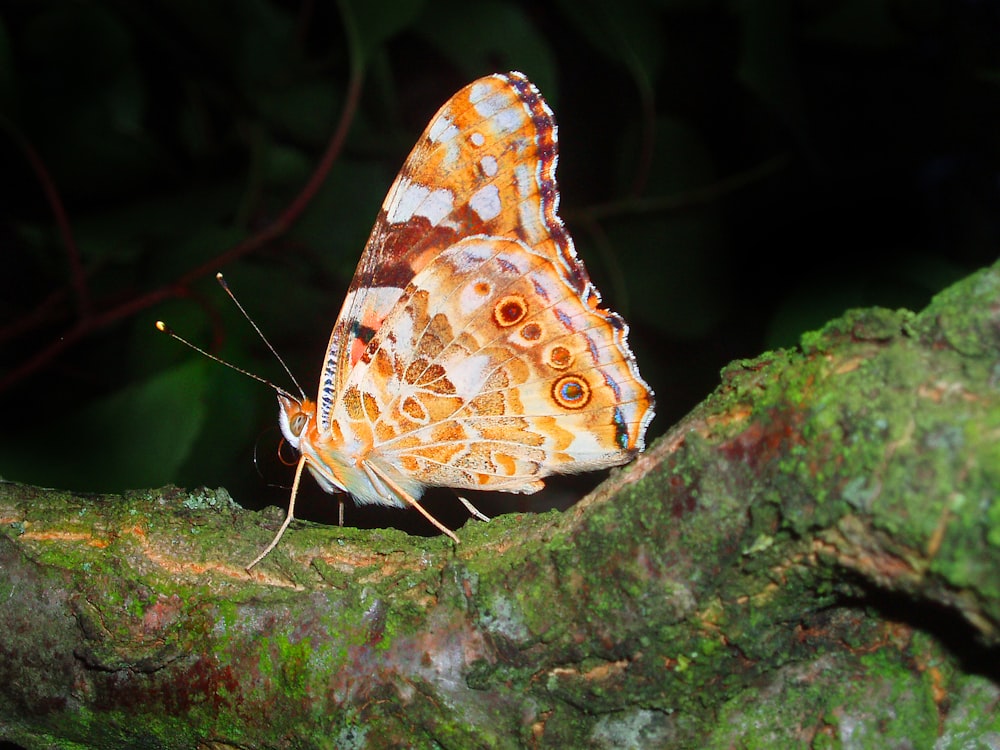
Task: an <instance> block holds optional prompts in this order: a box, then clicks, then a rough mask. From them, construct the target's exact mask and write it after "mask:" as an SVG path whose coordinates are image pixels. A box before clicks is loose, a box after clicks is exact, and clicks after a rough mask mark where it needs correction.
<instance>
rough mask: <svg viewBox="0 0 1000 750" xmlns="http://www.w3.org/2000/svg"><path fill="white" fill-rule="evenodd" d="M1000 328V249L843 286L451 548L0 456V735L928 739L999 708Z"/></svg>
mask: <svg viewBox="0 0 1000 750" xmlns="http://www.w3.org/2000/svg"><path fill="white" fill-rule="evenodd" d="M998 353H1000V264H998V265H997V266H994V267H992V268H990V269H986V270H984V271H981V272H979V273H977V274H975V275H973V276H971V277H970V278H968V279H966V280H964V281H963V282H961V283H959V284H957V285H955V286H954V287H952V288H951V289H948V290H946V291H945V292H943V293H942V294H940V295H938V297H936V298H935V300H934V301H933V302H932V303H931V305H930V306H929V307H928V308H927V309H926V310H925V311H923V312H922V313H920V314H913V313H910V312H906V311H889V310H884V309H867V310H858V311H853V312H849V313H847V314H846V315H844V316H843V317H842V318H840V319H838V320H836V321H833V322H832V323H830V324H829V325H827V326H826V327H825V328H824V329H823V330H822V331H820V332H816V333H813V334H808V335H806V336H805V337H804V338H803V342H802V346H801V349H800V350H799V351H794V352H793V351H779V352H772V353H768V354H765V355H763V356H761V357H759V358H757V359H754V360H750V361H743V362H737V363H734V364H732V365H730V366H729V367H728V368H727V369H726V370H725V371H724V372H723V376H722V384H721V385H720V387H719V388H718V389H717V391H716V392H715V393H714V394H712V395H711V396H710V397H709V398H708V399H706V400H705V402H704V403H702V404H701V405H700V406H699V407H697V408H696V409H695V410H694V411H693V412H692V413H691V414H690V415H689V416H688V417H687V418H685V419H684V420H683V421H682V422H681V423H680V424H678V425H677V426H675V427H674V428H673V429H671V430H670V432H669V433H668V434H667V435H665V436H664V437H663V438H661V439H660V440H659V441H657V443H656V444H655V445H654V446H653V447H652V448H651V450H650V451H648V452H647V453H646V454H645V455H643V456H642V457H640V458H639V459H638V460H637V461H636V462H635V463H634V464H633V465H631V466H630V467H628V468H626V469H625V470H623V471H620V472H617V473H615V474H614V475H613V476H612V477H611V479H610V480H609V481H608V482H607V483H605V484H604V485H602V486H601V487H600V488H599V489H598V491H597V492H595V493H593V494H592V495H591V496H589V497H587V498H586V499H584V500H582V501H581V502H580V503H578V504H577V505H576V506H575V507H573V508H572V509H571V510H569V511H567V512H565V513H555V512H553V513H547V514H511V515H507V516H502V517H500V518H497V519H495V520H494V521H492V522H491V523H489V524H481V523H475V522H471V523H469V524H467V525H466V527H465V528H463V529H461V530H460V531H459V535H460V537H461V539H462V543H461V545H459V546H457V547H453V546H452V545H451V544H450V543H449V541H448V540H447V539H445V538H442V537H438V538H433V539H424V538H415V537H408V536H406V535H405V534H403V533H402V532H399V531H395V530H376V531H370V530H357V529H351V528H337V527H325V526H317V525H311V524H301V523H299V524H296V525H294V526H293V528H292V529H291V530H289V532H288V533H287V534H286V535H285V538H284V540H283V541H282V543H281V545H280V546H279V547H278V549H277V550H275V552H274V553H272V555H271V556H270V557H268V558H267V559H266V560H265V561H264V562H263V563H262V564H261V565H260V566H259V567H258V568H257V569H255V570H254V571H253V575H249V576H248V575H247V574H246V572H245V571H244V569H243V566H244V565H245V564H246V562H247V561H248V560H250V559H252V558H253V557H254V555H255V554H256V552H257V551H258V550H259V549H260V548H261V547H262V546H263V544H265V543H266V541H267V540H268V538H269V536H270V534H271V527H273V525H274V524H275V523H276V522H277V518H276V517H275V516H274V515H263V516H262V515H259V514H255V513H249V512H246V511H244V510H242V509H240V508H239V507H238V506H236V505H235V504H234V503H232V502H231V501H230V500H229V498H228V495H227V494H226V493H225V491H223V490H217V491H209V490H199V491H196V492H193V493H188V492H184V491H181V490H177V489H172V488H167V489H165V490H160V491H156V492H135V493H130V494H127V495H125V496H74V495H71V494H69V493H61V492H57V491H53V490H42V489H37V488H29V487H23V486H18V485H12V484H4V485H0V519H2V521H3V528H4V531H5V535H4V536H0V601H2V602H3V603H4V606H3V607H2V608H0V736H2V737H4V738H6V739H10V740H14V741H17V742H21V743H23V744H24V745H26V746H29V747H48V746H50V745H52V744H55V743H63V744H64V743H67V742H70V741H77V742H90V743H94V744H101V743H103V745H102V746H108V747H117V746H124V745H126V744H128V743H133V744H135V743H141V742H147V743H154V741H155V742H158V743H161V744H162V745H163V746H167V747H194V746H201V747H209V746H212V747H241V748H242V747H246V748H250V747H253V748H256V747H275V748H278V747H320V746H322V747H328V746H333V747H345V746H353V747H389V746H414V747H424V746H444V747H484V746H491V747H521V746H528V747H630V746H631V747H646V746H664V745H669V746H677V747H692V746H699V747H731V746H742V745H741V744H740V743H746V742H751V740H755V741H757V742H758V743H761V744H767V743H770V744H773V745H775V746H779V745H786V746H787V745H788V744H794V745H797V746H801V745H809V744H810V743H815V742H817V741H821V740H822V737H821V735H825V736H827V737H829V738H830V739H831V740H833V741H836V740H837V739H839V740H841V741H843V740H844V739H845V738H846V737H847V736H848V733H850V735H849V736H850V737H852V738H853V741H855V742H858V741H860V742H861V744H865V740H864V738H865V737H867V736H870V737H871V738H872V742H874V741H875V739H874V738H876V737H878V738H880V741H881V742H883V743H884V744H886V745H887V746H890V745H892V744H893V742H892V738H893V737H895V736H898V737H900V738H905V739H906V740H907V741H908V742H909V743H910V744H911V745H912V746H914V747H930V746H933V745H934V744H935V743H937V742H939V740H942V738H946V739H948V741H949V742H958V741H960V740H961V739H962V737H966V736H971V737H976V736H980V735H982V734H984V733H987V732H994V733H997V732H1000V725H998V722H1000V719H998V718H997V717H998V715H1000V711H998V707H1000V687H998V682H1000V664H998V653H1000V575H998V572H997V571H998V570H1000V500H998V499H997V488H998V487H1000V450H998V446H1000V388H998V380H1000V356H998ZM866 732H867V733H869V734H866ZM963 733H964V734H963ZM970 733H971V734H970ZM994 736H996V735H994ZM859 738H860V740H859ZM213 743H214V744H213ZM751 744H752V742H751Z"/></svg>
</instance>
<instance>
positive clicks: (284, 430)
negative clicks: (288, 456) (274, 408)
mask: <svg viewBox="0 0 1000 750" xmlns="http://www.w3.org/2000/svg"><path fill="white" fill-rule="evenodd" d="M278 406H279V407H280V408H279V410H278V424H279V425H280V426H281V434H282V435H284V436H285V440H287V441H288V444H289V445H291V446H292V447H293V448H294V449H295V450H297V451H301V450H302V448H301V447H300V446H301V443H302V439H303V437H304V436H305V435H307V434H308V432H309V429H310V428H311V427H312V426H313V424H315V421H316V404H315V403H313V402H312V401H310V400H309V399H307V398H304V399H301V400H299V399H297V398H295V397H294V396H292V395H290V394H288V393H284V392H279V393H278Z"/></svg>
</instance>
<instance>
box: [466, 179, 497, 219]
mask: <svg viewBox="0 0 1000 750" xmlns="http://www.w3.org/2000/svg"><path fill="white" fill-rule="evenodd" d="M469 207H470V208H472V210H473V211H475V212H476V213H477V214H479V218H480V219H482V220H483V221H489V220H490V219H495V218H496V217H497V216H499V215H500V209H501V205H500V191H499V190H498V189H497V186H496V185H483V187H481V188H479V190H477V191H476V192H475V193H473V194H472V197H471V198H470V199H469Z"/></svg>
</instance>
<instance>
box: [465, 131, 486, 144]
mask: <svg viewBox="0 0 1000 750" xmlns="http://www.w3.org/2000/svg"><path fill="white" fill-rule="evenodd" d="M469 140H470V141H472V145H473V146H482V145H483V144H484V143H486V136H484V135H483V134H482V133H479V132H476V133H473V134H472V135H470V136H469Z"/></svg>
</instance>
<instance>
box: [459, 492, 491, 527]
mask: <svg viewBox="0 0 1000 750" xmlns="http://www.w3.org/2000/svg"><path fill="white" fill-rule="evenodd" d="M455 497H457V498H458V501H459V502H460V503H461V504H462V505H464V506H465V509H466V510H467V511H469V515H470V516H472V517H473V518H477V519H479V520H480V521H486V522H487V523H489V520H490V517H489V516H488V515H486V514H485V513H483V512H482V511H481V510H479V508H477V507H476V506H475V505H473V504H472V503H470V502H469V501H468V500H467V499H466V498H464V497H462V496H461V495H455Z"/></svg>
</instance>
